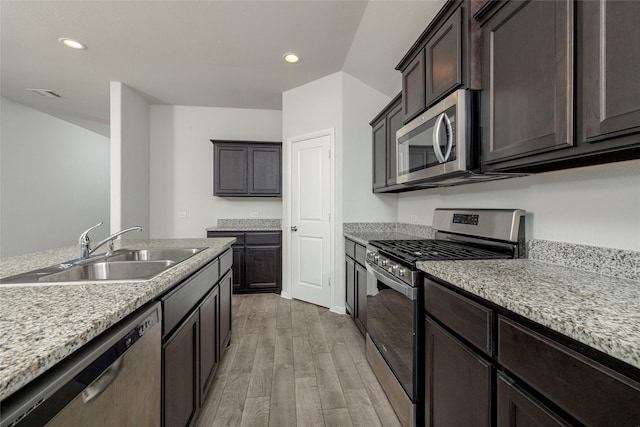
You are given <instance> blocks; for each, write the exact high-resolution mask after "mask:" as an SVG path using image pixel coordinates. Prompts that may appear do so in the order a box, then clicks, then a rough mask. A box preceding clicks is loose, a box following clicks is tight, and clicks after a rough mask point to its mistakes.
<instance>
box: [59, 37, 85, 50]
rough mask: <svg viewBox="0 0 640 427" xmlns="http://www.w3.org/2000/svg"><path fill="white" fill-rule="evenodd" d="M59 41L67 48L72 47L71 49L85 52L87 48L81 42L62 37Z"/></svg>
mask: <svg viewBox="0 0 640 427" xmlns="http://www.w3.org/2000/svg"><path fill="white" fill-rule="evenodd" d="M58 41H59V42H60V43H62V44H63V45H65V46H66V47H70V48H71V49H78V50H85V49H86V48H87V46H85V45H84V44H82V43H80V42H79V41H77V40H74V39H69V38H66V37H60V38H59V39H58Z"/></svg>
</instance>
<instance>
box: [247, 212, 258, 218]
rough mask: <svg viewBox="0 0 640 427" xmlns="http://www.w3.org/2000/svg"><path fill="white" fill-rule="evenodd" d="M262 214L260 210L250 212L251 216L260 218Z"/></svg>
mask: <svg viewBox="0 0 640 427" xmlns="http://www.w3.org/2000/svg"><path fill="white" fill-rule="evenodd" d="M259 216H260V212H251V213H249V217H251V218H258V217H259Z"/></svg>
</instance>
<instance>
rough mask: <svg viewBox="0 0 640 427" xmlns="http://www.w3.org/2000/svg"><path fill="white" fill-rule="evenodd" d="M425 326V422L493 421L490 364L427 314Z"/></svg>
mask: <svg viewBox="0 0 640 427" xmlns="http://www.w3.org/2000/svg"><path fill="white" fill-rule="evenodd" d="M425 330H426V342H425V366H426V369H425V420H426V424H427V425H428V426H467V427H474V426H478V427H480V426H482V427H487V426H490V425H492V423H491V375H492V369H493V368H492V366H491V364H490V363H488V362H486V361H485V360H484V359H482V358H481V357H479V356H477V355H476V354H475V353H473V352H472V351H471V350H469V349H468V348H467V347H466V346H465V345H464V344H462V343H461V342H460V341H458V340H457V339H456V338H454V337H453V336H452V335H451V334H449V333H448V332H446V331H445V330H444V329H443V328H441V327H440V326H438V325H437V324H436V323H435V322H434V321H433V320H432V319H431V318H429V317H427V320H426V328H425Z"/></svg>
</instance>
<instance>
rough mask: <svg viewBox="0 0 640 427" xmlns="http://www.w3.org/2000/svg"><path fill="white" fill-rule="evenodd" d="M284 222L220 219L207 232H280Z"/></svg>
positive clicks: (254, 219) (275, 220) (277, 220)
mask: <svg viewBox="0 0 640 427" xmlns="http://www.w3.org/2000/svg"><path fill="white" fill-rule="evenodd" d="M280 230H282V220H279V219H264V218H220V219H218V225H216V226H214V227H209V228H207V231H280Z"/></svg>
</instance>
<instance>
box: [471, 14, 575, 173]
mask: <svg viewBox="0 0 640 427" xmlns="http://www.w3.org/2000/svg"><path fill="white" fill-rule="evenodd" d="M573 32H574V3H573V2H570V1H568V2H563V1H562V2H561V1H559V2H551V1H529V2H522V1H512V2H509V3H507V4H506V5H505V6H504V7H503V8H502V9H500V10H499V11H498V12H497V13H496V14H495V15H494V16H493V17H492V18H491V20H490V21H489V22H488V23H487V24H485V25H484V26H483V30H482V40H483V49H482V52H483V55H482V72H483V86H484V92H483V94H482V142H483V150H482V154H483V157H484V162H485V163H486V164H489V165H491V164H494V163H496V162H499V161H502V160H506V159H513V158H518V157H524V156H527V155H529V154H531V153H540V152H545V151H549V150H557V149H561V148H567V147H571V146H573V132H572V129H573V111H574V96H573V70H574V68H573Z"/></svg>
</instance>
